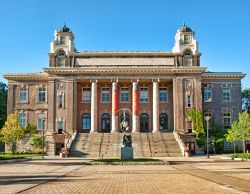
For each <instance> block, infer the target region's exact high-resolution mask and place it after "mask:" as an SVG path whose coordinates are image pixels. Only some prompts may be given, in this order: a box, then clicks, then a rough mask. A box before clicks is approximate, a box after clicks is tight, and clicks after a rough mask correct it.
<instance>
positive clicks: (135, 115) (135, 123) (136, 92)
mask: <svg viewBox="0 0 250 194" xmlns="http://www.w3.org/2000/svg"><path fill="white" fill-rule="evenodd" d="M138 105H139V88H138V83H137V82H133V86H132V122H133V124H132V132H133V133H135V132H139V127H138V119H139V118H138V113H139V106H138Z"/></svg>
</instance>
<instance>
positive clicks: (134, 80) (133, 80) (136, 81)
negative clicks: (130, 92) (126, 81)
mask: <svg viewBox="0 0 250 194" xmlns="http://www.w3.org/2000/svg"><path fill="white" fill-rule="evenodd" d="M131 82H133V83H138V82H139V79H131Z"/></svg>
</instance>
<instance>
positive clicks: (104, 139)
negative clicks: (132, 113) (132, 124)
mask: <svg viewBox="0 0 250 194" xmlns="http://www.w3.org/2000/svg"><path fill="white" fill-rule="evenodd" d="M122 136H123V134H121V133H81V134H77V136H76V139H75V141H74V142H73V144H72V147H71V149H70V156H72V157H87V158H119V157H120V149H121V147H122ZM132 142H133V143H132V145H133V148H134V157H136V158H140V157H178V156H181V150H180V148H179V145H178V143H177V142H176V140H175V138H174V135H173V133H132Z"/></svg>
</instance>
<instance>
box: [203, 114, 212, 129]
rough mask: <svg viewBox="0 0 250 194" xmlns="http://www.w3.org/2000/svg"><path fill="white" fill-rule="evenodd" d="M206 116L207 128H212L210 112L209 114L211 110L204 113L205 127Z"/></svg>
mask: <svg viewBox="0 0 250 194" xmlns="http://www.w3.org/2000/svg"><path fill="white" fill-rule="evenodd" d="M206 117H208V118H209V120H208V129H211V128H212V114H211V112H206V113H205V114H204V120H205V126H206V127H207V120H206Z"/></svg>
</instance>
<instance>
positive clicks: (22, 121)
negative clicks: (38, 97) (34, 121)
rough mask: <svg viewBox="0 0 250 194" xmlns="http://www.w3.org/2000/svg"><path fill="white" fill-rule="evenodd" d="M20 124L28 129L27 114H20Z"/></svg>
mask: <svg viewBox="0 0 250 194" xmlns="http://www.w3.org/2000/svg"><path fill="white" fill-rule="evenodd" d="M19 123H20V125H21V126H23V127H26V125H27V117H26V114H25V113H19Z"/></svg>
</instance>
